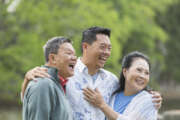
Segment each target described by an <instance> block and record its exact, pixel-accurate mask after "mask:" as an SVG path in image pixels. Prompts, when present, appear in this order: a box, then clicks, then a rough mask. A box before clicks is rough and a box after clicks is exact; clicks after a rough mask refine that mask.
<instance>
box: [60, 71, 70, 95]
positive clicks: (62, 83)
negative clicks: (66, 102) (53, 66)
mask: <svg viewBox="0 0 180 120" xmlns="http://www.w3.org/2000/svg"><path fill="white" fill-rule="evenodd" d="M58 77H59V82H60V84H61V86H62V88H63V90H64V92H66V89H65V86H66V83H67V81H68V80H67V79H64V78H63V77H61V76H60V75H59V74H58Z"/></svg>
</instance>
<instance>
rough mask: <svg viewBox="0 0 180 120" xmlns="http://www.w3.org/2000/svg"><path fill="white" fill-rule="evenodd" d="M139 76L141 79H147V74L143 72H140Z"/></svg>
mask: <svg viewBox="0 0 180 120" xmlns="http://www.w3.org/2000/svg"><path fill="white" fill-rule="evenodd" d="M140 78H141V79H143V80H146V79H148V75H146V74H145V73H143V72H142V73H141V74H140Z"/></svg>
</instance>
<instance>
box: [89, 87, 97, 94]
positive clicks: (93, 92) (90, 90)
mask: <svg viewBox="0 0 180 120" xmlns="http://www.w3.org/2000/svg"><path fill="white" fill-rule="evenodd" d="M87 90H88V91H89V92H91V93H92V94H95V93H96V92H95V91H94V90H92V89H91V88H89V87H87Z"/></svg>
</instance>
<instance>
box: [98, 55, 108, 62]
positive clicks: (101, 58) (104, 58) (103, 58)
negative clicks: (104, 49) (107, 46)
mask: <svg viewBox="0 0 180 120" xmlns="http://www.w3.org/2000/svg"><path fill="white" fill-rule="evenodd" d="M99 60H101V61H104V62H106V60H107V57H102V56H100V57H99Z"/></svg>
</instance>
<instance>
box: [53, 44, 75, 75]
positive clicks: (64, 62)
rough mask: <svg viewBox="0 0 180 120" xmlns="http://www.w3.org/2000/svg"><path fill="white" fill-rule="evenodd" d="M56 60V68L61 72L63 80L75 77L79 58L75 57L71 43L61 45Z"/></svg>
mask: <svg viewBox="0 0 180 120" xmlns="http://www.w3.org/2000/svg"><path fill="white" fill-rule="evenodd" d="M54 60H55V63H56V67H57V69H58V70H59V74H60V75H61V76H62V77H63V78H67V77H71V76H73V74H74V66H75V64H76V60H77V57H76V55H75V50H74V48H73V46H72V45H71V44H70V43H63V44H62V45H60V47H59V50H58V53H57V54H56V55H55V58H54Z"/></svg>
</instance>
